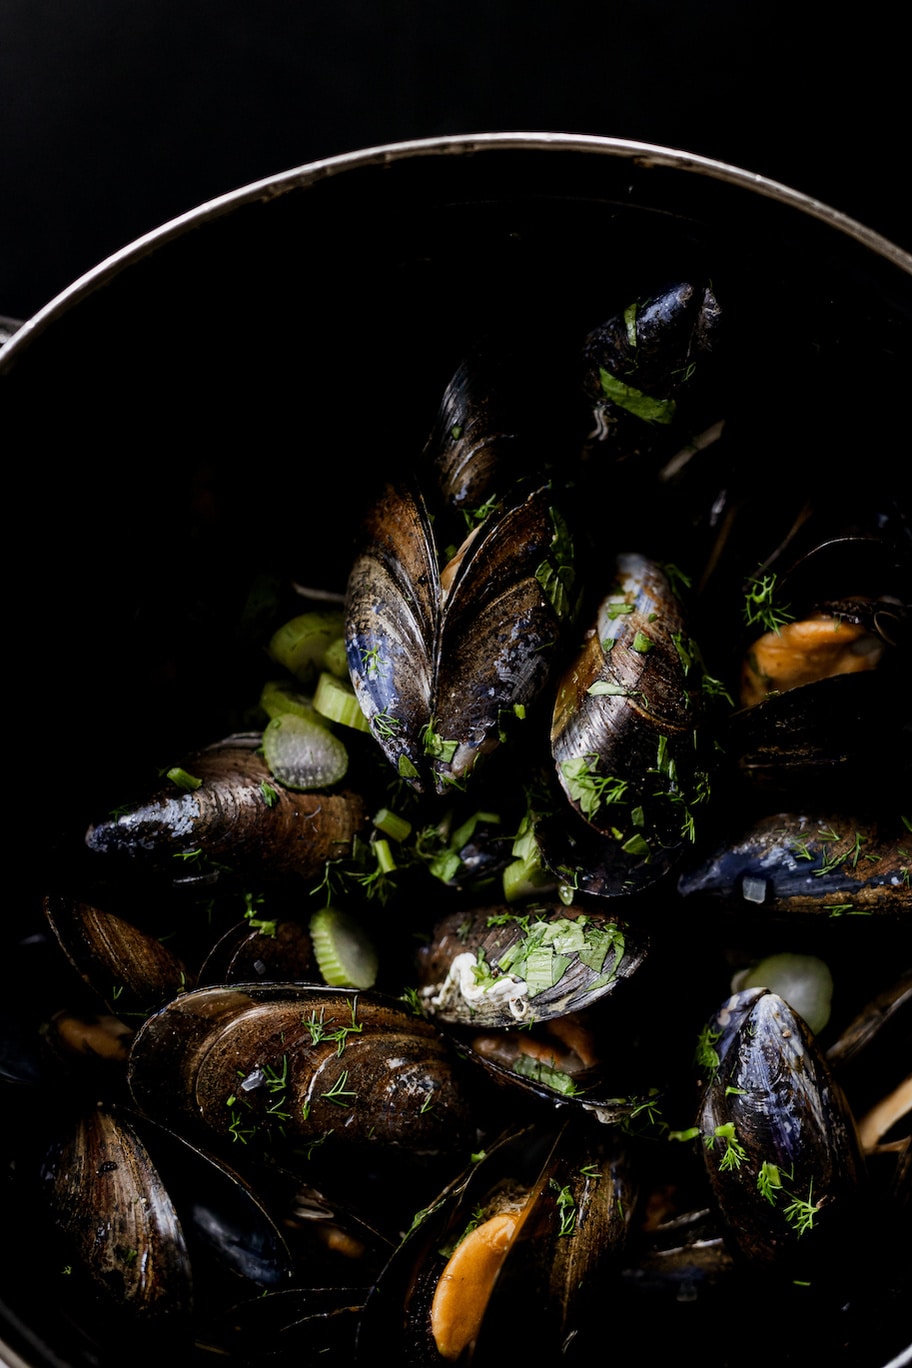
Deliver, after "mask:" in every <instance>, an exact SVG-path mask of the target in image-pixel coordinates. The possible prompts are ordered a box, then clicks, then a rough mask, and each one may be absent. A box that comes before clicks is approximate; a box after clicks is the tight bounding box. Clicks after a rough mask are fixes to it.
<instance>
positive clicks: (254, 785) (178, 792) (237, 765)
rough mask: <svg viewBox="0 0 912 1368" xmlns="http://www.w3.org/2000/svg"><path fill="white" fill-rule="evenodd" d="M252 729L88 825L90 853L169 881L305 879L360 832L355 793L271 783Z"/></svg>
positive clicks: (362, 819)
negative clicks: (225, 874)
mask: <svg viewBox="0 0 912 1368" xmlns="http://www.w3.org/2000/svg"><path fill="white" fill-rule="evenodd" d="M260 741H261V737H260V736H259V735H246V734H245V735H239V736H233V737H227V738H226V739H225V740H224V741H221V742H218V743H216V744H215V745H212V746H208V747H206V748H205V749H203V750H200V751H197V752H195V753H194V754H192V755H190V756H188V757H186V758H185V760H184V761H183V763H182V764H181V765H180V766H178V767H176V768H175V769H174V770H173V771H169V777H167V778H166V779H165V780H164V781H163V782H161V783H160V784H159V785H158V786H157V787H156V788H155V789H154V790H153V791H152V792H150V793H148V794H147V795H146V796H145V797H144V798H143V799H142V800H141V801H140V802H139V803H137V804H136V805H135V806H129V807H127V808H126V809H125V810H122V811H119V812H118V813H116V814H115V815H113V816H111V817H108V818H105V819H103V820H101V821H98V822H95V823H93V824H92V825H91V826H90V827H89V829H88V831H87V832H86V837H85V841H86V846H87V847H88V849H89V851H90V852H93V853H94V854H95V855H98V856H101V857H103V858H104V859H105V860H106V861H107V862H108V863H109V864H114V865H115V866H116V867H119V868H121V869H123V868H124V866H126V867H127V868H130V867H135V868H136V869H137V870H142V871H144V872H146V873H152V874H155V875H157V876H162V875H163V876H165V877H166V878H168V879H169V880H171V881H173V882H180V881H181V880H182V879H183V880H187V879H189V880H199V879H201V878H203V877H206V878H208V879H209V880H210V881H215V880H216V879H217V878H218V876H219V873H220V872H224V871H228V872H230V873H232V874H235V875H237V876H239V877H250V876H251V875H253V876H255V877H257V878H261V879H262V878H268V879H271V880H283V879H284V880H288V879H292V878H293V879H307V878H312V877H313V876H314V875H315V874H318V873H320V872H322V870H323V868H324V865H325V864H326V861H327V860H335V859H340V858H342V857H343V856H345V855H348V854H350V853H351V848H352V842H353V841H354V839H355V838H356V836H358V835H364V834H365V833H366V831H367V829H368V822H367V812H366V807H365V803H364V800H363V799H362V798H361V797H360V795H358V794H356V793H353V792H350V791H348V790H332V791H321V792H315V793H304V792H297V791H294V790H292V789H288V788H285V787H283V786H282V785H281V784H279V783H278V782H277V781H276V780H275V778H274V777H273V775H272V773H271V771H270V770H269V767H268V766H267V765H266V762H265V761H264V759H263V757H262V755H261V754H260V751H259V746H260ZM201 871H202V872H201Z"/></svg>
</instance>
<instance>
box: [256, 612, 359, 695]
mask: <svg viewBox="0 0 912 1368" xmlns="http://www.w3.org/2000/svg"><path fill="white" fill-rule="evenodd" d="M344 626H345V620H344V618H343V616H342V614H341V613H340V612H337V611H336V610H334V609H329V608H327V609H325V610H322V611H321V610H319V609H316V610H314V611H312V612H309V613H299V614H298V616H297V617H293V618H290V619H289V621H288V622H285V623H283V624H282V626H281V627H279V628H278V630H277V631H275V632H274V633H273V635H272V637H271V638H270V641H269V646H268V650H269V654H270V655H271V656H272V658H273V660H274V661H276V663H277V664H279V665H282V666H284V668H285V669H286V670H288V671H290V673H291V674H293V675H294V677H295V679H297V680H299V681H300V683H302V684H311V683H312V682H313V680H314V679H315V678H316V676H317V674H318V673H319V672H320V670H322V669H323V668H324V666H325V657H326V652H327V651H328V650H329V649H330V647H331V646H333V644H334V643H335V642H336V641H337V640H338V639H339V637H340V636H341V635H342V633H343V630H344Z"/></svg>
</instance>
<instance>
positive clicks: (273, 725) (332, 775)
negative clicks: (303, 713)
mask: <svg viewBox="0 0 912 1368" xmlns="http://www.w3.org/2000/svg"><path fill="white" fill-rule="evenodd" d="M263 755H264V757H265V760H266V764H267V765H268V766H269V769H270V771H271V772H272V775H273V778H274V779H276V780H277V782H278V783H280V784H282V785H283V786H284V787H285V788H290V789H298V790H301V791H303V792H307V791H309V790H310V789H322V788H329V787H330V785H331V784H337V783H338V782H339V780H340V779H342V778H343V776H344V775H345V772H346V770H347V769H348V751H347V750H346V749H345V744H344V742H342V741H340V740H339V738H338V736H336V734H335V733H334V732H332V731H330V729H329V728H328V727H327V726H325V725H324V724H323V723H320V722H311V721H308V719H307V718H306V717H298V716H297V715H296V714H295V713H280V714H279V716H278V717H274V718H273V719H272V720H271V722H270V723H269V725H268V726H267V727H266V730H265V731H264V732H263Z"/></svg>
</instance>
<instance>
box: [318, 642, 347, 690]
mask: <svg viewBox="0 0 912 1368" xmlns="http://www.w3.org/2000/svg"><path fill="white" fill-rule="evenodd" d="M323 668H324V670H329V673H330V674H334V675H335V676H336V678H337V679H348V655H347V654H346V650H345V638H344V637H341V636H340V637H336V639H335V641H331V642H330V643H329V645H328V646H327V648H326V650H325V652H324V653H323Z"/></svg>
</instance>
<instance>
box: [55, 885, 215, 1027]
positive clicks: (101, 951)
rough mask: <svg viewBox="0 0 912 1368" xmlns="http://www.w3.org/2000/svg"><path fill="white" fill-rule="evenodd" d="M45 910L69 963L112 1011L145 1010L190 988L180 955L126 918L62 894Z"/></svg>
mask: <svg viewBox="0 0 912 1368" xmlns="http://www.w3.org/2000/svg"><path fill="white" fill-rule="evenodd" d="M44 914H45V918H46V920H47V923H48V925H49V926H50V928H51V930H52V931H53V933H54V935H55V937H56V938H57V942H58V944H59V945H60V947H61V949H62V950H63V952H64V954H65V955H66V956H67V958H68V959H69V961H70V963H71V964H72V965H73V967H74V968H75V969H76V971H77V972H78V973H79V974H80V975H81V977H82V978H83V979H84V980H85V982H86V983H87V984H88V985H89V986H90V987H91V988H92V990H93V991H94V992H95V993H97V994H98V996H99V998H100V999H101V1001H103V1002H105V1003H106V1004H107V1006H108V1007H109V1008H110V1009H112V1010H114V1009H115V1007H116V1010H117V1012H118V1013H121V1014H125V1015H129V1014H133V1013H137V1012H138V1013H141V1014H145V1013H147V1012H150V1011H152V1010H154V1008H156V1007H160V1006H162V1004H163V1003H165V1002H168V1001H169V1000H170V999H171V998H172V997H174V996H175V994H177V993H179V992H181V991H182V990H183V988H184V987H185V986H186V983H187V979H188V970H187V966H186V965H185V963H184V962H183V960H182V959H181V958H180V956H178V955H176V954H175V953H174V952H173V951H172V950H171V949H170V948H169V947H168V946H167V945H165V944H164V943H163V942H162V941H161V940H159V939H158V938H157V937H156V936H153V935H150V934H149V933H148V932H147V931H145V930H143V929H142V928H140V927H138V926H134V925H133V924H132V923H131V922H128V921H126V920H124V918H122V917H119V916H117V915H115V914H114V913H112V912H108V911H104V910H102V909H101V908H98V907H94V906H93V905H92V904H90V903H87V902H84V901H82V900H81V899H78V898H69V897H63V896H60V895H48V896H47V897H46V898H45V899H44Z"/></svg>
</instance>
